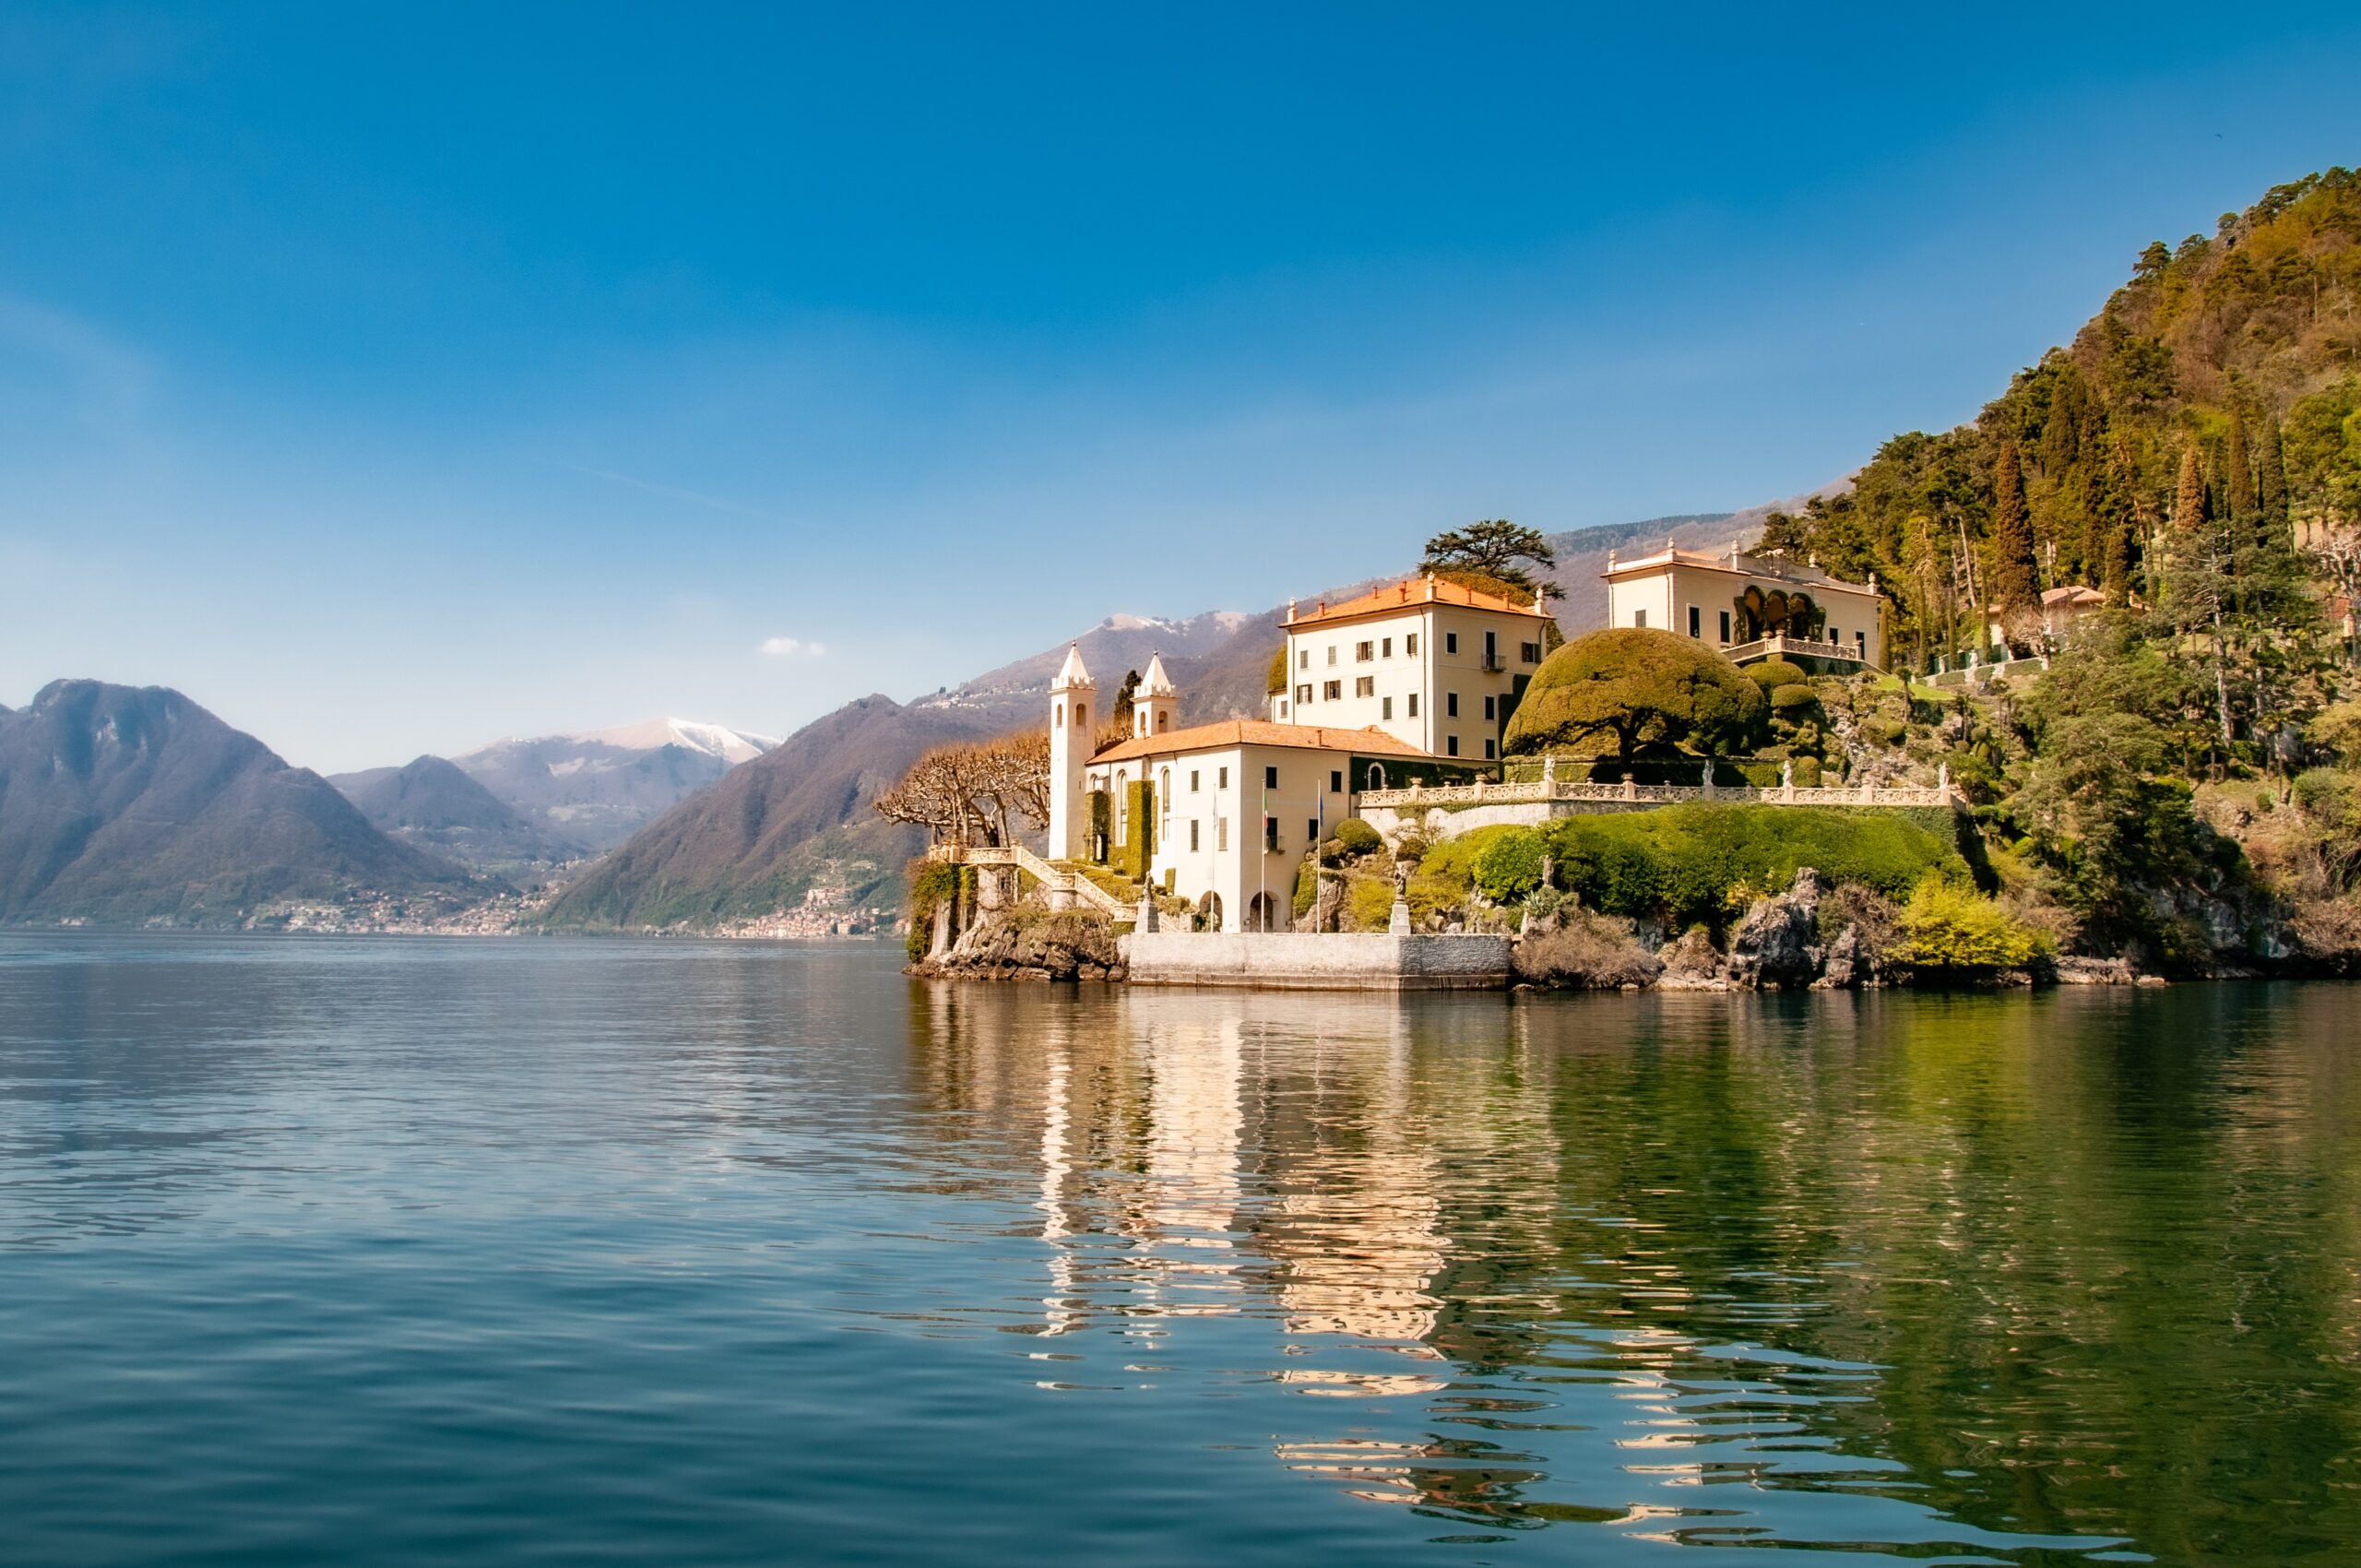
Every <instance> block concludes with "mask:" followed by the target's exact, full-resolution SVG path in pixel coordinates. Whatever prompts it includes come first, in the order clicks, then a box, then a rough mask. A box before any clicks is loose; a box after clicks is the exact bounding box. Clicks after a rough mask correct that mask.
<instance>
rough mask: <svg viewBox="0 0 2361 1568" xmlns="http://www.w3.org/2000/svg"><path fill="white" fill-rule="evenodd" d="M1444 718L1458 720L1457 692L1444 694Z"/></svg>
mask: <svg viewBox="0 0 2361 1568" xmlns="http://www.w3.org/2000/svg"><path fill="white" fill-rule="evenodd" d="M1442 716H1443V717H1444V718H1445V719H1456V718H1458V717H1459V694H1458V693H1457V692H1445V693H1443V695H1442Z"/></svg>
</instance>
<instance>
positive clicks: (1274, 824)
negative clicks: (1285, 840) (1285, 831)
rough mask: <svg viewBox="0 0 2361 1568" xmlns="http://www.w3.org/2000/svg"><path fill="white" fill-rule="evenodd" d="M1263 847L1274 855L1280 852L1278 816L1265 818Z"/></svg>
mask: <svg viewBox="0 0 2361 1568" xmlns="http://www.w3.org/2000/svg"><path fill="white" fill-rule="evenodd" d="M1263 848H1264V849H1265V850H1267V851H1269V852H1270V853H1272V854H1274V855H1275V854H1277V853H1278V852H1279V819H1278V818H1277V817H1275V816H1266V817H1264V819H1263Z"/></svg>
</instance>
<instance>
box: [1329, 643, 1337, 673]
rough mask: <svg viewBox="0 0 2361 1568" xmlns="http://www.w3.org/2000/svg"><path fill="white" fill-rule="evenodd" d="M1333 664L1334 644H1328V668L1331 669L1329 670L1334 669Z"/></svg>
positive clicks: (1334, 655)
mask: <svg viewBox="0 0 2361 1568" xmlns="http://www.w3.org/2000/svg"><path fill="white" fill-rule="evenodd" d="M1335 662H1336V645H1335V643H1330V644H1329V645H1328V663H1329V665H1330V667H1331V668H1334V667H1335Z"/></svg>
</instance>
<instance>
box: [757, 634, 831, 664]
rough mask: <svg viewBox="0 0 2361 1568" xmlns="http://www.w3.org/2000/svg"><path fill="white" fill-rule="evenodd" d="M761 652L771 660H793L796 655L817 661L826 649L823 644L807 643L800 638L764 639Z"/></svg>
mask: <svg viewBox="0 0 2361 1568" xmlns="http://www.w3.org/2000/svg"><path fill="white" fill-rule="evenodd" d="M761 651H763V652H764V653H766V654H768V655H769V656H770V657H771V658H773V659H793V658H795V657H797V656H798V655H801V656H802V657H804V658H806V659H817V658H819V657H820V656H821V655H822V654H824V653H825V652H827V651H828V649H827V646H826V645H825V644H824V643H815V642H807V641H805V640H804V639H803V638H801V637H765V638H764V639H763V642H762V649H761Z"/></svg>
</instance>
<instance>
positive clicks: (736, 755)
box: [558, 719, 778, 767]
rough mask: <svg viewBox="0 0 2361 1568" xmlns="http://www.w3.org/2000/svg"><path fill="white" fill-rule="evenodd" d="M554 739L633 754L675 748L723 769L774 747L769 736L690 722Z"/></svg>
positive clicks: (658, 721) (647, 722)
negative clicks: (696, 754)
mask: <svg viewBox="0 0 2361 1568" xmlns="http://www.w3.org/2000/svg"><path fill="white" fill-rule="evenodd" d="M558 738H559V739H563V740H568V741H595V742H598V743H599V744H600V745H607V746H614V747H616V748H618V749H620V750H623V751H633V752H644V751H654V750H655V749H656V748H658V746H679V747H682V749H684V750H687V751H692V752H700V753H703V754H705V755H706V756H709V757H716V758H718V759H719V760H720V762H721V763H722V765H723V766H726V767H735V766H738V765H739V764H740V763H742V762H751V761H753V759H754V758H756V757H758V756H760V755H762V754H764V753H765V752H766V751H769V750H770V749H771V748H772V747H773V746H776V745H777V744H778V742H777V739H775V738H774V737H772V736H769V735H753V734H749V733H747V732H746V731H742V730H732V729H730V727H729V726H727V725H723V724H705V723H700V722H698V721H697V720H695V719H647V720H645V721H643V722H641V723H638V724H624V725H621V726H618V727H617V728H615V729H612V730H593V731H585V732H582V733H578V734H569V735H564V736H561V737H558Z"/></svg>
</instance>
